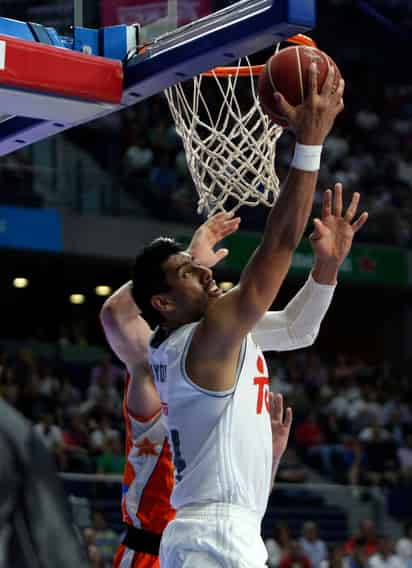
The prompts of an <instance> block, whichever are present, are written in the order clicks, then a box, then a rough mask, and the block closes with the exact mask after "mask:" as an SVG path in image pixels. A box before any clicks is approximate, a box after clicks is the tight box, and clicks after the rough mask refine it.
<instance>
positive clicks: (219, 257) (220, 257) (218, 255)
mask: <svg viewBox="0 0 412 568" xmlns="http://www.w3.org/2000/svg"><path fill="white" fill-rule="evenodd" d="M228 254H229V250H228V249H226V248H221V249H219V250H217V251H216V252H215V258H216V263H215V264H217V263H218V262H220V261H221V260H223V259H224V258H226V257H227V255H228Z"/></svg>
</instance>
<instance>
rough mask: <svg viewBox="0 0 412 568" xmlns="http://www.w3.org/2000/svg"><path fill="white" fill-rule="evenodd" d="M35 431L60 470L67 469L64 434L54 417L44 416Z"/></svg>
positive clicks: (50, 415)
mask: <svg viewBox="0 0 412 568" xmlns="http://www.w3.org/2000/svg"><path fill="white" fill-rule="evenodd" d="M34 430H35V431H36V432H37V434H38V435H39V436H40V438H41V440H42V441H43V444H44V445H45V446H46V448H47V449H48V450H49V452H50V453H51V454H52V455H53V457H54V458H55V460H56V463H57V465H58V466H59V469H62V470H63V469H65V467H64V466H65V465H66V459H65V456H64V443H63V433H62V431H61V428H60V427H59V426H57V424H56V423H55V420H54V417H53V415H52V414H44V415H43V416H42V417H41V418H40V421H39V422H38V423H37V424H36V425H35V426H34Z"/></svg>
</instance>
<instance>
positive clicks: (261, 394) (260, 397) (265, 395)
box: [253, 355, 270, 414]
mask: <svg viewBox="0 0 412 568" xmlns="http://www.w3.org/2000/svg"><path fill="white" fill-rule="evenodd" d="M256 367H257V370H258V372H259V373H261V374H263V376H261V377H254V379H253V384H254V385H257V386H258V393H257V402H256V414H262V409H263V401H264V402H265V407H266V410H267V411H268V412H269V410H270V404H269V388H265V386H266V385H269V377H265V376H264V372H265V365H264V362H263V357H262V356H261V355H259V356H258V358H257V361H256Z"/></svg>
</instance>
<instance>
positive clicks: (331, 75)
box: [320, 61, 336, 96]
mask: <svg viewBox="0 0 412 568" xmlns="http://www.w3.org/2000/svg"><path fill="white" fill-rule="evenodd" d="M335 73H336V68H335V66H334V65H331V64H330V62H329V61H328V73H327V75H326V79H325V81H324V83H323V85H322V89H321V91H320V93H321V95H327V96H329V95H331V94H332V92H333V83H334V82H335Z"/></svg>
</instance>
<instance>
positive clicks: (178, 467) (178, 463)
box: [170, 430, 186, 481]
mask: <svg viewBox="0 0 412 568" xmlns="http://www.w3.org/2000/svg"><path fill="white" fill-rule="evenodd" d="M170 435H171V437H172V445H173V463H174V466H175V472H176V481H180V480H181V479H182V471H183V470H184V469H185V467H186V462H185V460H184V459H183V456H182V452H181V451H180V437H179V431H178V430H170Z"/></svg>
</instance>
